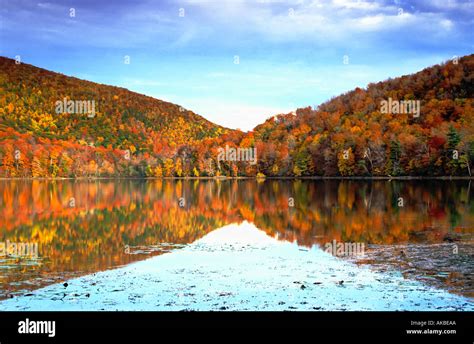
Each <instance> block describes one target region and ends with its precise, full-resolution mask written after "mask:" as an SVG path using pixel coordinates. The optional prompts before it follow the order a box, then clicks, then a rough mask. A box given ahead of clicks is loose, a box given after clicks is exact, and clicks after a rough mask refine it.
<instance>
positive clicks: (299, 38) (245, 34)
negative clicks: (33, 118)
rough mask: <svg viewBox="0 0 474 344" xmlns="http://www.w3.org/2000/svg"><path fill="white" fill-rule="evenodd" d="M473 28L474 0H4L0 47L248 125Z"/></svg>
mask: <svg viewBox="0 0 474 344" xmlns="http://www.w3.org/2000/svg"><path fill="white" fill-rule="evenodd" d="M71 8H73V9H74V11H75V16H74V17H71ZM183 10H184V12H183ZM180 14H181V15H180ZM183 14H184V16H183ZM473 32H474V2H472V1H455V0H426V1H425V0H419V1H403V0H396V1H365V0H359V1H358V0H354V1H349V0H333V1H329V0H328V1H323V0H320V1H304V0H288V1H283V0H281V1H280V0H252V1H250V0H248V1H245V0H187V1H166V0H165V1H142V0H138V1H125V0H116V1H97V0H76V1H46V0H45V1H30V0H0V55H2V56H7V57H11V58H14V57H15V56H17V55H19V56H20V57H21V59H22V61H23V62H26V63H30V64H33V65H35V66H38V67H42V68H46V69H49V70H53V71H56V72H61V73H64V74H66V75H71V76H76V77H78V78H82V79H87V80H91V81H95V82H100V83H104V84H110V85H116V86H122V87H125V88H128V89H130V90H133V91H136V92H140V93H144V94H147V95H150V96H153V97H156V98H159V99H163V100H167V101H171V102H173V103H176V104H179V105H181V106H183V107H185V108H188V109H190V110H193V111H194V112H196V113H198V114H200V115H202V116H204V117H205V118H207V119H209V120H211V121H213V122H215V123H218V124H221V125H224V126H226V127H230V128H240V129H243V130H249V129H251V128H253V127H254V126H255V125H257V124H259V123H262V122H263V121H264V120H265V119H266V118H268V117H270V116H272V115H275V114H278V113H287V112H290V111H292V110H294V109H295V108H297V107H305V106H308V105H312V106H315V105H318V104H320V103H321V102H324V101H325V100H328V99H330V98H331V97H333V96H337V95H339V94H341V93H343V92H346V91H349V90H351V89H353V88H354V87H356V86H360V87H365V86H366V85H367V84H368V83H369V82H376V81H381V80H385V79H387V78H389V77H396V76H400V75H403V74H409V73H413V72H416V71H418V70H421V69H423V68H425V67H428V66H430V65H433V64H436V63H440V62H443V61H445V60H448V59H450V58H452V57H453V56H463V55H467V54H471V53H473V51H474V39H473ZM125 56H129V57H130V64H126V63H124V62H125ZM344 56H347V58H348V60H347V62H348V63H347V64H345V63H344ZM237 59H238V62H239V63H236V62H237Z"/></svg>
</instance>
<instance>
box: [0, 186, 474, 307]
mask: <svg viewBox="0 0 474 344" xmlns="http://www.w3.org/2000/svg"><path fill="white" fill-rule="evenodd" d="M244 221H247V222H249V223H252V224H253V225H254V226H256V227H257V228H258V229H260V230H262V231H264V232H265V233H266V234H267V235H268V236H270V237H272V238H276V239H278V240H281V241H289V242H294V243H296V244H297V245H298V246H300V247H301V249H308V248H311V247H314V246H319V247H321V248H323V249H324V248H325V245H326V244H327V243H332V242H333V241H334V240H335V241H336V242H343V243H344V242H346V243H347V242H351V243H362V244H364V247H365V252H364V255H363V256H357V257H341V259H345V260H347V261H348V262H347V263H348V264H352V263H356V264H366V265H369V266H370V267H371V268H373V269H375V270H379V271H386V270H390V271H399V272H400V274H403V276H404V277H405V278H408V279H416V280H420V281H422V282H424V283H427V284H432V285H434V286H436V287H438V288H442V289H446V290H448V291H449V292H452V293H456V294H462V295H465V296H468V297H473V296H474V292H473V285H472V275H473V273H474V241H473V237H474V236H473V232H474V199H473V197H472V191H471V183H470V181H440V180H433V181H350V180H343V181H338V180H327V181H322V180H318V181H313V180H311V181H310V180H304V181H282V180H266V181H255V180H223V181H215V180H178V181H177V180H148V181H145V180H119V181H117V180H113V181H112V180H110V181H107V180H100V181H85V180H84V181H83V180H81V181H36V180H35V181H20V180H18V181H6V180H3V181H0V244H2V245H4V246H3V247H4V249H3V251H5V250H6V251H8V250H9V251H8V252H6V253H8V254H7V255H5V254H3V255H2V256H0V283H1V288H0V298H1V299H4V298H9V297H12V296H15V295H24V294H25V293H28V292H29V291H32V290H34V289H37V288H39V287H42V286H46V285H49V284H53V283H57V282H61V281H64V280H67V279H69V278H72V277H77V276H81V275H85V274H88V273H93V272H97V271H102V270H107V269H112V268H116V267H119V266H123V265H126V264H129V263H131V262H134V261H139V260H144V259H147V258H149V257H150V256H154V255H160V254H163V253H166V252H170V251H173V250H179V249H181V248H182V247H185V246H186V245H187V244H190V243H193V242H194V241H196V240H198V239H200V238H202V237H203V236H205V235H206V234H208V233H210V232H212V231H214V230H216V229H219V228H222V227H224V226H226V225H229V224H234V223H236V224H239V223H242V222H244ZM26 243H28V244H32V245H37V253H38V256H37V257H36V256H35V254H34V253H35V252H34V251H32V252H27V253H28V254H25V252H20V250H19V247H20V244H26ZM12 244H16V245H17V246H16V248H15V247H14V246H12ZM8 245H9V246H8ZM8 247H9V249H8ZM29 247H33V246H29ZM35 247H36V246H35ZM0 253H2V251H1V248H0ZM3 253H5V252H3ZM30 253H33V254H30ZM304 263H305V262H303V261H302V262H301V264H304Z"/></svg>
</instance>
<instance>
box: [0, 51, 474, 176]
mask: <svg viewBox="0 0 474 344" xmlns="http://www.w3.org/2000/svg"><path fill="white" fill-rule="evenodd" d="M473 78H474V55H469V56H465V57H463V58H460V59H459V60H450V61H447V62H445V63H443V64H441V65H436V66H433V67H429V68H426V69H424V70H422V71H420V72H418V73H416V74H413V75H408V76H402V77H399V78H395V79H389V80H386V81H383V82H379V83H373V84H369V85H368V86H367V87H366V88H356V89H355V90H353V91H350V92H348V93H345V94H342V95H340V96H337V97H335V98H332V99H331V100H329V101H327V102H325V103H323V104H321V105H319V106H318V107H317V108H312V107H307V108H300V109H297V110H296V111H295V112H293V113H288V114H278V115H275V116H273V117H271V118H269V119H268V120H267V121H265V123H263V124H261V125H259V126H257V127H255V128H254V129H253V130H252V131H249V132H243V131H240V130H232V129H228V128H224V127H221V126H218V125H215V124H213V123H211V122H209V121H207V120H206V119H204V118H203V117H201V116H199V115H197V114H195V113H193V112H192V111H190V110H188V109H185V108H183V107H181V106H179V105H175V104H171V103H168V102H165V101H161V100H158V99H154V98H151V97H148V96H145V95H142V94H137V93H134V92H131V91H128V90H127V89H124V88H118V87H113V86H106V85H101V84H96V83H93V82H89V81H84V80H80V79H77V78H74V77H68V76H64V75H62V74H58V73H54V72H50V71H47V70H44V69H41V68H37V67H34V66H31V65H28V64H24V63H21V64H16V63H15V61H14V60H11V59H8V58H4V57H0V177H5V178H12V177H13V178H30V177H33V178H37V177H46V178H71V177H72V178H79V177H218V176H230V177H238V176H242V177H253V176H268V177H310V176H366V177H371V176H471V174H472V171H471V170H472V167H473V166H472V164H473V162H474V97H473V95H474V80H473ZM63 99H65V100H88V101H91V100H93V101H94V102H95V113H94V116H88V115H86V114H83V113H69V112H65V111H63V112H59V113H58V111H57V109H56V105H55V104H56V103H57V102H58V101H62V100H63ZM387 99H394V100H399V101H419V102H420V113H419V116H414V115H413V114H412V113H385V112H384V111H382V110H381V105H380V104H381V102H383V101H385V100H387ZM203 115H204V116H205V114H203ZM226 146H229V147H236V148H237V147H240V148H256V152H257V163H256V164H249V163H248V162H246V161H220V162H218V161H217V155H218V150H219V148H221V147H226Z"/></svg>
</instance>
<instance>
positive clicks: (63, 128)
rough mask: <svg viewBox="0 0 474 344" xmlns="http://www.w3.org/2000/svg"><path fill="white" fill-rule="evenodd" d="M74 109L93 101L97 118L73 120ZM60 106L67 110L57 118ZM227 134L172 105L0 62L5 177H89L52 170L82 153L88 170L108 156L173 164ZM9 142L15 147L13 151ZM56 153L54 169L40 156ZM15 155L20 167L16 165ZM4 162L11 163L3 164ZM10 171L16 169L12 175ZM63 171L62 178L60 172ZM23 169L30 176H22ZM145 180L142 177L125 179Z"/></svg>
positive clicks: (77, 115) (81, 114) (79, 115)
mask: <svg viewBox="0 0 474 344" xmlns="http://www.w3.org/2000/svg"><path fill="white" fill-rule="evenodd" d="M69 101H73V102H74V105H75V104H76V102H83V101H93V102H94V107H93V110H94V113H92V112H91V111H89V112H87V111H82V110H85V108H80V109H79V108H76V107H73V108H72V109H73V110H72V113H69V112H68V111H67V110H68V104H69V103H67V102H69ZM57 102H60V103H65V102H66V103H65V104H66V106H65V107H63V108H62V109H60V112H59V113H58V111H57ZM91 104H92V103H89V105H91ZM78 109H79V111H77V110H78ZM89 110H91V109H89ZM228 131H229V130H228V129H226V128H223V127H220V126H218V125H215V124H213V123H211V122H209V121H207V120H206V119H204V118H202V117H201V116H198V115H196V114H195V113H193V112H191V111H189V110H186V109H184V108H182V107H180V106H178V105H175V104H172V103H168V102H165V101H161V100H158V99H154V98H152V97H148V96H145V95H141V94H138V93H135V92H131V91H128V90H126V89H124V88H119V87H113V86H107V85H101V84H97V83H93V82H89V81H85V80H80V79H77V78H74V77H68V76H65V75H62V74H59V73H54V72H50V71H47V70H44V69H41V68H37V67H34V66H31V65H28V64H23V63H22V64H15V61H14V60H11V59H8V58H4V57H0V136H1V137H2V138H3V140H4V144H5V145H4V146H3V147H2V148H3V149H1V150H0V154H2V153H3V154H2V157H3V158H4V160H6V161H5V163H4V164H3V175H6V176H28V175H34V176H70V175H76V176H77V175H84V174H90V172H91V171H88V172H86V171H80V170H77V169H76V171H70V166H69V168H68V169H66V170H65V169H64V168H63V169H61V168H59V167H58V166H56V167H51V168H50V166H48V165H60V164H61V160H62V161H67V160H69V159H70V158H73V159H74V155H76V154H75V153H76V152H77V151H83V153H84V154H83V155H84V156H77V158H79V159H80V160H81V162H82V163H83V164H88V163H89V162H90V160H91V159H92V160H97V159H96V157H95V156H94V155H96V154H95V153H99V152H100V154H102V155H104V154H112V155H114V154H115V155H117V156H116V157H115V158H116V159H122V157H121V155H122V156H127V157H130V159H125V160H128V161H130V163H132V160H133V158H135V159H142V158H144V159H146V158H147V157H149V156H152V155H153V156H160V157H161V158H163V159H164V158H172V157H174V156H175V155H176V153H177V149H178V147H180V146H181V145H183V144H190V145H194V144H197V143H198V142H199V141H201V140H203V139H206V138H214V137H217V136H219V135H221V134H222V133H226V132H228ZM8 139H9V140H10V141H9V142H10V143H11V144H12V146H11V147H7V143H8V142H7V140H8ZM58 145H59V147H56V149H53V150H59V151H61V152H56V153H57V154H56V155H58V156H54V157H53V159H52V160H53V161H51V156H49V155H48V154H45V152H41V151H42V150H43V148H45V147H46V148H47V149H46V150H48V151H49V150H50V149H51V148H52V147H51V146H58ZM71 145H72V146H71ZM20 146H23V147H20ZM69 146H70V147H69ZM86 146H87V147H86ZM27 147H29V148H27ZM66 147H69V148H66ZM6 150H7V151H8V152H6ZM17 150H19V151H20V153H23V154H20V155H22V156H21V158H20V159H15V158H14V155H15V154H14V152H15V151H17ZM64 150H66V152H63V151H64ZM118 151H121V152H118ZM12 152H13V158H14V161H12V159H11V158H12ZM62 153H66V154H64V155H63V154H62ZM6 154H7V155H9V156H8V157H6V158H5V155H6ZM35 154H36V155H35ZM47 155H48V156H47ZM79 155H80V154H79ZM35 156H36V158H37V159H36V161H35V165H36V167H37V169H36V171H35V172H36V173H33V167H32V166H31V165H32V164H33V160H34V158H35ZM109 158H112V157H109ZM102 159H104V157H102ZM16 160H18V161H16ZM128 161H124V163H127V162H128ZM12 162H13V165H12ZM48 162H51V164H48ZM135 162H136V161H135ZM155 163H157V162H156V161H155ZM15 164H19V165H21V166H14V165H15ZM6 165H8V166H9V167H8V166H6ZM12 166H13V167H15V168H14V169H13V170H12ZM98 167H99V169H100V166H98ZM109 167H110V166H108V167H107V168H106V169H105V170H104V171H103V172H105V174H106V175H109V174H111V173H109V172H111V169H110V168H109ZM7 168H8V169H9V170H8V171H7ZM58 168H59V169H60V170H58V171H54V170H57V169H58ZM78 168H79V167H78ZM22 169H23V170H24V171H20V170H22ZM25 169H26V170H25ZM79 169H80V168H79ZM93 169H94V168H93ZM106 170H108V172H107V171H106ZM127 170H128V169H127ZM71 172H72V174H71ZM83 172H85V173H83ZM96 172H97V173H99V172H100V171H96ZM116 172H117V171H114V173H112V174H116ZM143 172H144V170H143V169H139V170H136V171H121V172H120V173H119V174H122V173H124V174H126V175H129V174H132V175H133V174H141V173H143ZM94 174H95V172H94Z"/></svg>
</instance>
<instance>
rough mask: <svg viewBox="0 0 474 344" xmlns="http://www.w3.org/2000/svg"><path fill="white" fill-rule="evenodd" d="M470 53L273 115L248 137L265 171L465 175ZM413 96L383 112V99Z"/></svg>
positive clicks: (472, 75)
mask: <svg viewBox="0 0 474 344" xmlns="http://www.w3.org/2000/svg"><path fill="white" fill-rule="evenodd" d="M473 96H474V55H470V56H466V57H463V58H461V59H460V60H459V61H458V62H457V63H455V62H453V61H450V62H447V63H445V64H442V65H436V66H433V67H429V68H426V69H424V70H423V71H421V72H418V73H416V74H413V75H408V76H403V77H399V78H396V79H391V80H387V81H383V82H379V83H376V84H370V85H368V87H367V88H366V89H361V88H356V89H355V90H353V91H351V92H348V93H346V94H343V95H341V96H338V97H335V98H333V99H331V100H330V101H328V102H326V103H324V104H321V105H320V106H319V107H318V108H317V109H311V108H305V109H298V110H297V111H296V115H293V114H286V115H279V116H275V117H273V118H270V119H268V120H267V121H266V122H265V123H263V124H261V125H259V126H257V127H256V128H255V129H254V133H253V134H252V135H253V136H254V137H255V144H256V145H257V148H258V152H259V170H260V171H261V172H263V173H265V174H267V175H276V176H278V175H280V176H281V175H296V176H310V175H329V176H334V175H343V176H351V175H359V176H364V175H367V176H368V175H379V176H387V175H392V176H393V175H468V174H470V167H471V166H470V165H471V164H472V162H473V161H474V99H473ZM390 100H392V103H394V101H402V100H403V101H406V100H413V101H415V102H417V101H419V113H416V112H414V111H413V113H412V112H410V113H394V111H391V112H392V113H384V112H387V111H384V110H387V109H384V107H383V101H386V102H388V101H390ZM395 109H396V108H394V110H395Z"/></svg>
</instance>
